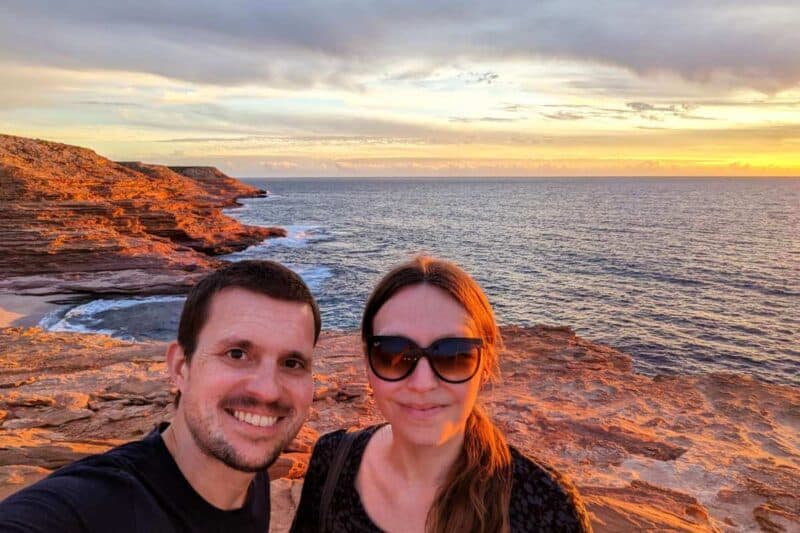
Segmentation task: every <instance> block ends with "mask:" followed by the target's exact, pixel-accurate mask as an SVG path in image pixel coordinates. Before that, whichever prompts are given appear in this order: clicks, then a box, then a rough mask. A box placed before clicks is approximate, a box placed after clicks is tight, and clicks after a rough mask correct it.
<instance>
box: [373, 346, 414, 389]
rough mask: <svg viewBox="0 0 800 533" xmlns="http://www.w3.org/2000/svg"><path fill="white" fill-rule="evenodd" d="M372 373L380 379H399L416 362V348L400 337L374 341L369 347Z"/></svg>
mask: <svg viewBox="0 0 800 533" xmlns="http://www.w3.org/2000/svg"><path fill="white" fill-rule="evenodd" d="M369 348H370V349H369V357H370V364H371V365H372V371H373V372H375V375H377V376H378V377H379V378H382V379H400V378H402V377H403V376H405V375H406V374H407V373H408V370H409V369H410V368H411V366H412V365H413V364H414V362H415V361H416V360H417V357H418V356H417V354H416V349H417V347H416V346H414V344H412V343H411V341H409V340H408V339H403V338H401V337H396V338H384V339H380V340H378V339H375V340H373V341H372V344H371V345H370V347H369Z"/></svg>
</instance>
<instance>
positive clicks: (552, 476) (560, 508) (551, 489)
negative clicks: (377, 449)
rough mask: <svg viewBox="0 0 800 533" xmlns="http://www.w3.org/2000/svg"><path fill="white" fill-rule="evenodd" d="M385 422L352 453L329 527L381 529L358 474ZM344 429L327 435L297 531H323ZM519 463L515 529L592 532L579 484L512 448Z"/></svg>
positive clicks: (342, 532)
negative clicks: (323, 504)
mask: <svg viewBox="0 0 800 533" xmlns="http://www.w3.org/2000/svg"><path fill="white" fill-rule="evenodd" d="M380 427H381V426H380V425H378V426H371V427H369V428H367V429H365V430H364V431H362V432H360V433H359V434H358V435H357V436H356V439H355V441H353V445H352V448H350V452H349V454H348V455H347V458H346V459H345V461H344V463H343V465H342V471H341V473H340V474H339V479H338V481H337V484H336V488H335V489H334V491H333V495H332V497H331V503H330V508H329V510H328V517H327V520H326V522H327V529H326V531H335V532H337V533H355V532H359V533H360V532H376V531H381V529H380V528H379V527H378V526H377V525H376V524H375V523H374V522H373V521H372V520H371V519H370V517H369V515H368V514H367V511H366V509H364V505H363V503H362V502H361V497H360V496H359V494H358V491H357V490H356V476H357V474H358V468H359V466H360V465H361V459H362V457H363V456H364V450H365V449H366V448H367V443H368V442H369V439H370V438H371V437H372V435H373V434H374V433H375V431H376V430H377V429H378V428H380ZM344 434H345V432H344V430H339V431H335V432H333V433H328V434H327V435H324V436H323V437H321V438H320V439H319V440H318V441H317V444H316V446H315V447H314V453H313V454H312V455H311V462H310V463H309V465H308V472H307V473H306V479H305V481H304V483H303V492H302V495H301V497H300V504H299V505H298V508H297V514H295V518H294V523H293V524H292V533H314V532H318V531H321V528H320V524H319V516H320V513H319V502H320V500H321V499H322V491H323V487H324V485H325V479H326V477H327V475H328V468H329V467H330V465H331V463H333V461H334V458H335V456H336V450H337V448H338V446H339V442H341V440H342V437H344ZM510 450H511V460H512V465H513V481H512V485H511V501H510V502H509V509H508V511H509V519H510V521H511V533H528V532H539V531H541V532H554V531H558V532H560V533H562V532H563V533H571V532H575V533H585V532H591V531H592V526H591V521H590V519H589V515H588V513H587V512H586V509H585V508H584V506H583V503H582V501H581V498H580V495H579V494H578V492H577V490H576V489H575V487H574V486H573V485H572V484H571V483H570V482H569V481H567V480H566V479H565V478H563V477H562V476H560V475H559V474H558V473H557V472H556V471H555V470H553V469H551V468H549V467H547V466H545V465H543V464H541V463H538V462H535V461H533V460H531V459H529V458H527V457H525V456H524V455H523V454H521V453H520V452H519V451H518V450H517V449H516V448H514V447H513V446H512V447H510Z"/></svg>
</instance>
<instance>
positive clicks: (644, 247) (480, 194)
mask: <svg viewBox="0 0 800 533" xmlns="http://www.w3.org/2000/svg"><path fill="white" fill-rule="evenodd" d="M243 181H247V182H248V183H251V184H253V185H256V186H259V187H261V188H264V189H268V190H269V191H270V193H271V194H270V195H269V196H268V197H267V198H256V199H245V200H242V203H243V204H244V205H243V207H241V208H237V209H231V210H228V211H227V213H228V214H229V215H231V216H233V217H235V218H237V219H239V220H241V221H242V222H244V223H247V224H253V225H264V226H283V227H285V228H286V229H287V230H288V232H289V235H288V236H287V237H286V238H280V239H271V240H268V241H266V242H264V243H262V244H259V245H256V246H253V247H250V248H249V249H247V250H245V251H243V252H239V253H236V254H232V255H230V256H229V259H231V260H239V259H245V258H269V259H274V260H277V261H281V262H283V263H285V264H287V265H289V266H290V267H291V268H293V269H295V270H296V271H298V272H299V273H300V274H301V275H302V276H303V278H304V279H305V280H306V281H307V282H308V283H309V285H310V286H311V288H312V290H313V292H314V293H315V295H316V296H317V298H318V299H319V303H320V307H321V311H322V316H323V328H324V329H328V330H354V329H357V328H358V327H359V323H360V315H361V310H362V308H363V305H364V303H365V301H366V298H367V296H368V294H369V291H370V289H371V288H372V287H373V286H374V285H375V283H376V282H377V281H378V280H379V279H380V277H381V276H382V275H383V274H385V273H386V272H387V271H388V270H389V269H390V268H391V267H392V266H393V265H395V264H397V263H399V262H402V261H404V260H406V259H408V258H410V257H412V256H413V255H415V254H418V253H429V254H434V255H437V256H441V257H444V258H446V259H450V260H452V261H455V262H456V263H458V264H459V265H460V266H462V267H463V268H464V269H465V270H467V271H468V272H470V273H471V274H472V275H473V276H474V277H475V278H476V279H477V281H478V282H479V283H480V284H481V286H482V287H483V288H484V290H485V291H486V293H487V295H488V296H489V300H490V301H491V302H492V305H493V306H494V309H495V313H496V315H497V318H498V320H499V322H500V323H501V324H519V325H534V324H552V325H567V326H570V327H572V328H573V329H574V330H575V331H576V332H577V333H578V335H580V336H582V337H585V338H587V339H589V340H591V341H595V342H601V343H604V344H608V345H610V346H613V347H615V348H618V349H620V350H622V351H625V352H627V353H629V354H631V356H632V357H633V360H634V364H635V367H636V369H637V370H638V371H640V372H643V373H646V374H650V375H655V374H670V373H686V372H701V371H729V372H738V373H746V374H750V375H753V376H754V377H757V378H760V379H763V380H766V381H770V382H777V383H789V384H795V385H798V384H800V333H798V331H800V180H788V179H750V180H745V179H627V178H626V179H622V178H618V179H611V178H608V179H605V178H603V179H600V178H594V179H577V178H576V179H483V180H478V179H436V180H419V179H380V180H377V179H375V180H361V179H248V180H243ZM181 304H182V299H181V298H177V297H170V296H164V297H152V298H145V299H126V300H117V301H109V300H105V301H94V302H88V303H86V304H83V305H81V306H76V307H74V308H71V309H67V310H61V311H59V312H57V313H54V314H52V315H50V316H48V317H46V318H45V319H44V320H43V323H42V324H43V325H44V326H45V327H48V328H50V329H56V330H66V331H101V332H105V333H109V334H112V335H116V336H119V337H123V338H136V339H145V338H158V339H168V338H171V337H172V336H173V335H174V331H175V329H176V326H177V315H178V313H179V312H180V306H181ZM165 306H166V307H168V308H170V309H174V310H175V312H174V315H175V321H174V322H171V323H164V322H163V320H162V319H160V318H155V317H156V316H158V317H163V315H164V313H163V312H161V313H151V312H150V311H151V310H152V309H154V308H156V307H158V308H160V309H161V310H162V311H163V308H164V307H165ZM151 315H152V316H153V317H154V318H153V319H152V320H148V316H151Z"/></svg>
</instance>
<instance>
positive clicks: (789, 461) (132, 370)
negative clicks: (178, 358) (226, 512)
mask: <svg viewBox="0 0 800 533" xmlns="http://www.w3.org/2000/svg"><path fill="white" fill-rule="evenodd" d="M503 335H504V339H505V344H506V348H505V350H504V351H503V353H502V354H501V370H502V374H503V380H502V381H501V382H500V383H497V384H495V385H489V386H487V388H486V389H485V390H484V391H483V396H482V398H483V402H484V404H485V405H486V407H487V409H488V411H489V412H490V413H491V414H492V416H493V418H494V420H495V421H496V422H497V424H498V425H499V426H500V427H501V428H503V430H504V431H505V433H506V435H507V436H508V439H509V441H510V442H511V443H512V444H514V445H515V446H517V447H518V448H519V449H520V450H522V451H523V452H524V453H526V454H528V455H530V456H532V457H535V458H538V459H539V460H541V461H545V462H548V463H550V464H552V465H554V466H555V467H557V468H558V469H559V470H561V471H563V472H565V473H566V474H567V475H568V476H569V477H570V478H571V479H572V480H573V482H574V483H576V484H577V485H578V487H579V488H580V490H581V492H582V494H583V496H584V499H585V501H586V503H587V507H588V509H589V511H590V513H591V514H592V518H593V522H594V527H595V530H596V531H759V530H762V531H794V530H797V529H798V528H800V490H798V489H799V487H800V486H799V485H798V480H800V390H799V389H798V388H796V387H794V388H793V387H789V386H781V385H771V384H766V383H762V382H759V381H756V380H753V379H749V378H747V377H742V376H735V375H730V374H709V375H695V376H673V377H658V378H655V379H654V378H650V377H645V376H641V375H637V374H635V373H633V370H632V368H631V361H630V357H629V356H627V355H625V354H623V353H620V352H618V351H616V350H613V349H611V348H608V347H605V346H599V345H596V344H592V343H590V342H587V341H585V340H583V339H581V338H579V337H577V336H575V334H574V332H572V330H570V329H568V328H548V327H535V328H516V327H512V328H504V330H503ZM165 348H166V344H165V343H155V342H154V343H127V342H122V341H118V340H114V339H111V338H108V337H103V336H99V335H78V334H66V333H45V332H42V331H41V330H38V329H20V328H7V329H0V497H4V496H6V495H8V494H10V493H12V492H14V491H16V490H18V489H19V488H21V487H24V486H26V485H28V484H30V483H32V482H34V481H35V480H37V479H39V478H41V477H42V476H44V475H46V474H47V473H48V472H49V471H51V470H52V469H54V468H57V467H59V466H62V465H64V464H66V463H68V462H70V461H73V460H75V459H77V458H79V457H82V456H83V455H86V454H89V453H98V452H100V451H103V450H106V449H108V448H109V447H111V446H115V445H117V444H120V443H122V442H125V441H129V440H133V439H138V438H141V437H142V436H143V435H144V434H146V433H147V432H149V431H150V430H151V429H152V428H153V427H154V426H155V425H156V424H157V423H158V422H160V421H162V420H168V419H169V418H170V417H171V416H172V411H173V408H172V392H171V391H170V389H169V383H168V382H167V379H166V369H165V366H164V359H163V353H164V350H165ZM314 370H315V373H314V380H315V399H314V403H313V406H312V409H311V414H310V418H309V421H308V422H307V424H306V426H305V427H304V428H303V430H302V431H301V433H300V434H299V435H298V437H297V438H296V439H295V440H294V442H292V443H291V444H289V445H288V446H287V449H286V450H285V453H284V454H283V455H282V456H281V458H280V459H279V460H278V461H277V462H276V463H275V464H274V465H273V467H272V468H270V475H271V477H272V479H273V480H274V481H273V485H272V492H273V510H272V513H273V520H272V526H273V527H272V530H273V531H286V530H287V528H288V526H289V524H290V523H291V517H292V514H293V512H294V509H295V507H296V505H297V502H298V500H299V496H300V490H301V487H302V479H300V478H302V476H303V475H304V473H305V470H306V467H307V464H308V460H309V457H310V451H311V447H312V445H313V443H314V442H315V441H316V439H317V438H318V436H319V435H321V434H324V433H326V432H329V431H333V430H336V429H339V428H346V427H353V426H354V427H364V426H367V425H369V424H373V423H376V422H379V421H381V420H382V418H381V415H380V413H379V412H378V411H377V409H376V406H375V402H374V400H373V398H372V396H371V393H370V389H369V386H368V384H367V381H366V376H365V371H364V360H363V357H362V356H361V354H360V339H359V338H358V336H357V335H356V334H348V333H325V334H323V336H322V337H321V339H320V342H319V344H318V348H317V350H316V352H315V363H314Z"/></svg>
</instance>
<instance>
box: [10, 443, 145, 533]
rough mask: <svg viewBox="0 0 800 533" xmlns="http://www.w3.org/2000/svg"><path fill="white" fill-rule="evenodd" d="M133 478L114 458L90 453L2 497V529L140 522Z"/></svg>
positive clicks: (56, 528)
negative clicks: (136, 509) (135, 503)
mask: <svg viewBox="0 0 800 533" xmlns="http://www.w3.org/2000/svg"><path fill="white" fill-rule="evenodd" d="M134 484H135V481H134V478H133V476H132V475H131V474H130V473H129V472H127V471H126V470H124V469H122V468H120V467H119V465H118V464H117V463H116V462H115V461H113V460H112V461H109V460H108V458H107V457H103V456H102V455H101V456H93V457H88V458H86V459H82V460H80V461H78V462H76V463H73V464H71V465H68V466H66V467H64V468H61V469H59V470H57V471H55V472H54V473H53V474H51V475H50V476H48V477H46V478H44V479H42V480H41V481H39V482H37V483H35V484H33V485H31V486H30V487H27V488H25V489H23V490H21V491H19V492H17V493H15V494H12V495H11V496H9V497H8V498H6V499H5V500H4V501H3V502H2V503H0V523H2V524H3V528H4V529H3V531H28V532H32V531H60V532H64V533H67V532H73V531H75V532H77V531H81V532H83V531H102V530H104V529H108V528H112V529H118V527H117V526H119V524H127V525H128V526H132V527H135V522H136V517H135V513H133V509H132V507H131V505H130V502H131V501H132V499H133V498H134V497H135V490H134ZM6 528H7V529H6Z"/></svg>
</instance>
